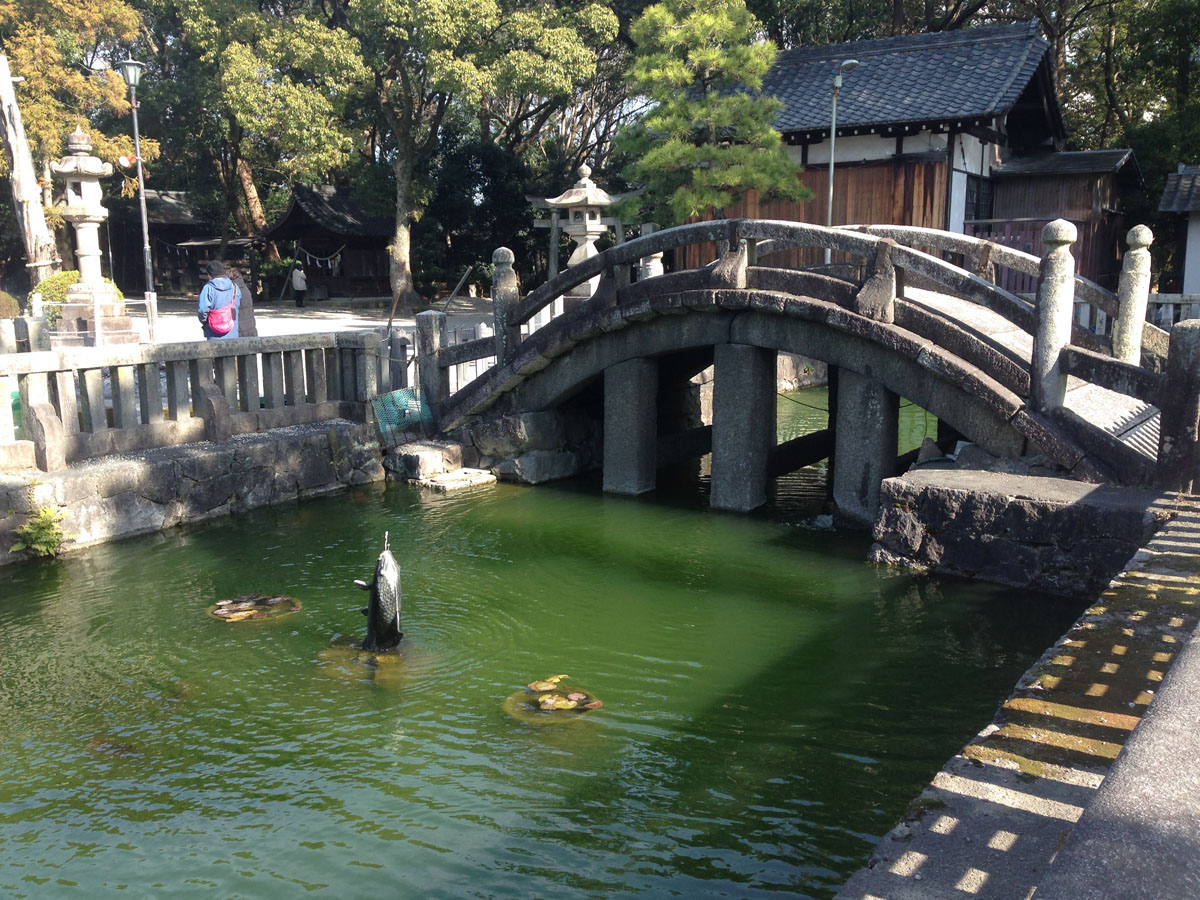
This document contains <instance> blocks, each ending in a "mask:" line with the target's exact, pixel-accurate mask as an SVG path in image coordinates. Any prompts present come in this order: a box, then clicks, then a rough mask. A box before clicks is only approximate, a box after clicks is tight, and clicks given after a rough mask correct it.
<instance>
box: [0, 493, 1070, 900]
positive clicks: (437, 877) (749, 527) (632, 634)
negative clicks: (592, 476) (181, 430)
mask: <svg viewBox="0 0 1200 900" xmlns="http://www.w3.org/2000/svg"><path fill="white" fill-rule="evenodd" d="M662 493H664V494H665V493H667V492H665V491H664V492H662ZM783 493H784V494H786V493H787V491H786V490H785V491H783ZM801 493H803V492H801ZM693 494H695V492H694V491H693ZM823 521H824V520H816V519H813V517H812V515H811V511H810V510H806V509H802V508H800V507H796V508H793V509H788V508H786V504H784V508H781V509H777V510H774V511H768V512H765V513H763V514H759V515H754V516H740V515H724V514H716V513H712V512H708V511H707V510H705V508H704V505H703V503H702V502H699V501H693V500H690V499H688V496H687V495H686V494H685V495H684V496H683V497H682V498H680V497H666V496H661V495H658V496H654V497H649V498H643V499H637V500H631V499H623V498H615V497H608V496H604V495H602V494H601V493H600V492H599V490H598V488H597V487H596V486H595V484H594V483H592V482H587V481H585V482H583V483H580V484H576V485H568V486H563V487H539V488H532V489H530V488H519V487H512V486H499V487H496V488H494V489H487V490H483V491H480V492H476V493H471V494H467V495H458V496H444V495H434V494H427V493H422V492H420V491H419V490H418V489H415V488H411V487H407V486H399V485H392V486H389V487H387V488H386V489H383V488H376V489H370V490H363V491H356V492H353V493H348V494H340V495H336V496H331V497H326V498H322V499H317V500H311V501H307V502H304V503H301V504H297V505H289V506H284V507H280V508H276V509H271V510H262V511H259V512H255V513H253V514H250V515H246V516H243V517H238V518H234V519H227V520H221V521H216V522H213V523H210V524H206V525H204V526H199V527H190V528H186V529H176V530H173V531H171V532H168V533H165V534H162V535H158V536H154V537H148V538H141V539H137V540H133V541H126V542H121V543H116V544H111V545H107V546H102V547H97V548H95V549H92V550H89V551H87V553H85V554H79V555H74V556H69V557H67V558H65V559H62V560H60V561H56V562H49V563H38V564H21V565H17V566H8V567H5V568H4V569H3V570H0V734H3V737H4V740H3V742H2V743H0V894H3V895H6V896H16V897H20V896H29V897H71V896H79V897H83V896H88V897H91V896H108V895H110V894H111V895H122V896H148V895H151V896H155V895H156V896H169V897H205V898H208V897H281V898H283V897H296V896H308V895H315V896H328V897H338V898H342V897H365V896H391V897H414V898H417V897H419V898H426V897H429V898H439V897H444V898H460V897H472V898H517V897H520V898H525V897H529V898H533V897H545V898H613V897H634V896H637V897H649V898H659V897H687V898H699V897H730V898H733V897H739V898H740V897H765V896H787V897H828V896H831V895H832V893H833V892H834V891H835V890H836V888H837V886H838V885H840V883H841V882H842V881H843V880H844V879H845V878H846V876H848V875H849V874H850V873H851V872H852V871H853V870H854V869H856V868H857V867H859V866H860V865H862V864H863V863H864V862H865V861H866V859H867V857H868V856H869V854H870V851H871V848H872V844H873V842H874V841H875V840H876V839H877V837H878V836H879V835H881V834H882V833H883V832H885V831H886V830H888V829H889V828H890V827H891V826H892V825H893V824H894V823H895V821H896V820H897V819H898V818H899V816H900V815H901V814H902V813H903V812H904V810H905V808H906V806H907V805H908V803H909V801H910V800H911V799H912V798H913V797H914V796H915V795H916V794H917V793H918V792H919V790H920V789H921V787H922V786H923V785H924V784H925V783H926V782H927V781H928V779H929V778H930V777H931V776H932V775H933V774H934V772H936V771H937V769H938V768H939V767H940V766H941V765H942V763H943V762H944V761H945V760H946V759H947V758H948V757H949V756H950V755H952V754H953V753H954V752H955V751H956V750H957V749H958V748H959V747H960V746H961V745H962V744H963V743H964V742H965V741H966V740H967V739H968V738H970V737H971V736H972V735H973V734H974V733H975V732H976V731H977V730H978V729H979V728H980V727H981V726H982V725H983V724H985V723H986V722H987V721H988V720H989V719H990V717H991V715H992V712H993V710H994V709H995V707H996V705H997V703H998V702H999V701H1001V700H1002V699H1003V698H1004V697H1005V696H1006V695H1007V694H1008V692H1009V690H1010V688H1011V686H1012V685H1013V683H1014V682H1015V680H1016V679H1017V677H1018V676H1019V675H1020V673H1021V672H1022V671H1023V670H1024V669H1025V668H1026V667H1027V666H1028V665H1029V664H1030V662H1032V661H1033V660H1034V659H1035V658H1036V657H1037V656H1038V655H1039V654H1040V653H1041V651H1042V650H1043V649H1044V648H1045V647H1046V646H1047V645H1049V644H1050V643H1051V642H1052V641H1053V640H1054V639H1055V637H1056V636H1057V635H1058V634H1059V633H1061V632H1062V630H1063V629H1064V628H1065V627H1066V626H1067V624H1068V623H1069V622H1070V621H1071V620H1072V619H1073V618H1074V615H1075V611H1073V610H1072V609H1070V608H1069V607H1067V606H1065V605H1064V604H1062V603H1059V602H1057V601H1053V600H1051V599H1049V598H1045V597H1038V596H1034V595H1030V594H1029V593H1028V592H1016V591H1010V590H1006V589H1003V588H997V587H991V586H980V585H970V584H964V583H959V582H953V581H945V580H938V579H933V578H916V577H912V576H909V575H904V574H897V573H895V572H890V571H886V570H881V569H877V568H874V567H872V566H870V565H867V564H865V563H864V562H862V560H863V556H864V552H865V549H866V543H865V539H864V538H863V537H861V536H850V535H845V534H841V533H838V532H835V531H832V530H830V529H828V528H825V527H823V525H822V523H823ZM384 532H389V533H390V536H391V544H392V548H393V550H394V552H395V554H396V557H397V559H398V560H399V562H400V565H401V567H402V569H403V572H404V575H403V578H404V590H405V601H404V626H405V630H406V632H407V634H408V636H409V641H410V643H408V644H407V645H406V647H405V649H404V653H403V657H402V659H401V660H400V661H398V662H389V663H385V664H381V665H377V666H373V665H369V664H365V663H364V662H361V661H358V660H356V659H355V658H354V657H353V653H352V651H349V650H347V649H346V648H344V647H340V646H338V645H339V644H342V643H345V641H346V637H347V636H357V637H361V636H362V634H363V633H364V631H365V625H364V618H363V616H362V615H361V614H360V613H359V610H360V609H361V607H362V606H363V605H364V599H365V596H366V595H365V594H364V593H363V592H361V591H358V590H356V589H355V588H354V587H353V585H352V584H351V582H352V580H353V579H354V578H368V577H370V573H371V570H372V568H373V566H374V560H375V556H376V555H377V553H378V552H379V549H380V547H381V544H382V539H383V534H384ZM250 593H259V594H264V595H268V596H275V595H286V596H289V597H294V598H296V599H298V600H299V601H300V602H301V603H302V604H303V609H301V610H300V611H298V612H295V613H293V614H291V615H289V616H284V617H281V618H278V619H272V620H263V621H255V620H249V621H243V622H222V621H218V620H217V619H215V618H213V617H212V616H210V615H209V614H208V612H207V610H208V608H209V607H210V606H212V605H213V604H214V603H216V601H218V600H220V599H222V598H226V597H235V596H240V595H245V594H250ZM339 636H342V637H341V638H339ZM559 674H567V675H569V676H570V678H569V679H568V680H567V682H566V683H567V684H574V685H576V686H578V687H580V688H582V689H583V690H585V691H587V692H589V695H594V696H596V697H599V698H601V699H602V700H603V703H604V706H603V707H602V708H601V709H597V710H593V711H590V712H587V713H585V714H582V715H578V714H570V715H569V716H568V717H567V718H565V719H564V718H555V716H558V715H559V714H557V713H555V714H547V720H546V721H541V722H539V721H534V722H530V721H525V720H522V719H518V718H514V717H513V716H511V715H510V714H509V713H508V712H506V710H505V705H504V701H505V699H506V698H507V697H509V696H510V695H511V694H512V693H513V692H515V691H517V690H519V689H521V688H522V686H523V685H525V684H526V683H528V682H530V681H533V680H535V679H542V678H546V677H548V676H551V675H559Z"/></svg>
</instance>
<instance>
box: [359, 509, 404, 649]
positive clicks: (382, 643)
mask: <svg viewBox="0 0 1200 900" xmlns="http://www.w3.org/2000/svg"><path fill="white" fill-rule="evenodd" d="M354 583H355V584H356V585H357V586H358V587H360V588H362V589H363V590H364V591H370V592H371V599H370V601H369V602H368V603H367V608H366V609H364V610H363V615H364V616H366V617H367V637H366V640H364V641H363V642H362V649H364V650H391V649H393V648H394V647H396V646H397V645H398V644H399V643H400V639H401V638H403V637H404V632H403V631H401V630H400V605H401V601H402V596H401V593H400V566H399V565H398V564H397V563H396V557H394V556H392V551H391V550H390V549H389V548H388V532H384V534H383V552H382V553H380V554H379V559H378V561H377V562H376V563H375V576H374V577H373V578H372V579H371V583H370V584H368V583H367V582H365V581H362V580H360V579H355V581H354Z"/></svg>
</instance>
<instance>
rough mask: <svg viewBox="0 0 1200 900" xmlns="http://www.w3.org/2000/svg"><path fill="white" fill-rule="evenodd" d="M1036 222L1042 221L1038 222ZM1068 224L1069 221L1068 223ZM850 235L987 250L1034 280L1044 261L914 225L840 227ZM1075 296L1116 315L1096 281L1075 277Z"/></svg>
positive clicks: (991, 258) (1109, 295) (1110, 297)
mask: <svg viewBox="0 0 1200 900" xmlns="http://www.w3.org/2000/svg"><path fill="white" fill-rule="evenodd" d="M1037 221H1042V220H1041V219H1038V220H1037ZM1068 221H1069V220H1068ZM837 227H838V228H843V229H845V230H847V231H850V230H853V231H861V232H864V233H867V234H877V235H880V236H881V237H886V238H891V239H892V240H893V241H895V242H896V243H898V244H904V245H905V246H907V247H913V246H919V247H932V248H934V249H937V250H942V251H946V252H950V253H962V254H965V255H968V256H975V255H977V254H978V253H979V252H980V251H981V250H983V249H984V248H985V247H986V248H987V249H988V254H989V255H988V262H990V263H994V264H998V265H1001V266H1005V267H1006V268H1009V269H1012V270H1013V271H1015V272H1020V273H1021V274H1022V275H1029V276H1032V277H1034V278H1036V277H1037V274H1038V266H1040V265H1041V261H1042V260H1041V257H1038V256H1034V255H1033V254H1032V253H1026V252H1025V251H1024V250H1017V249H1016V248H1015V247H1009V246H1007V245H1006V244H998V243H996V242H995V241H989V240H987V239H986V238H977V237H972V236H970V235H967V234H957V233H955V232H953V231H939V230H938V229H936V228H920V227H917V226H915V225H839V226H837ZM1075 296H1076V298H1077V299H1079V300H1082V301H1084V302H1085V303H1090V304H1092V305H1093V306H1098V307H1100V309H1102V310H1104V312H1106V313H1108V314H1109V315H1110V316H1115V315H1116V314H1117V295H1116V294H1114V293H1113V292H1112V291H1109V290H1106V289H1105V288H1102V287H1101V286H1100V285H1098V284H1096V282H1094V281H1090V280H1089V279H1087V278H1084V277H1083V276H1082V275H1076V276H1075Z"/></svg>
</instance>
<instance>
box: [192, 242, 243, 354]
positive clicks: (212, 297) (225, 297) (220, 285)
mask: <svg viewBox="0 0 1200 900" xmlns="http://www.w3.org/2000/svg"><path fill="white" fill-rule="evenodd" d="M204 272H205V274H206V275H208V284H206V285H204V287H203V288H201V289H200V303H199V305H198V307H197V309H196V317H197V318H198V319H199V320H200V324H201V325H203V326H204V337H205V338H207V339H208V340H210V341H223V340H226V339H229V338H236V337H237V336H238V320H237V314H236V307H234V310H235V312H234V318H233V327H232V328H230V329H229V331H228V332H227V333H225V334H217V333H216V332H215V331H213V330H212V328H210V327H209V325H208V313H209V311H210V310H214V309H221V308H223V307H225V306H228V305H229V304H230V303H235V304H236V303H237V301H238V291H237V288H236V287H235V286H234V283H233V282H232V281H230V280H229V278H227V277H226V275H225V263H223V262H221V261H220V260H219V259H212V260H209V261H208V262H207V263H205V265H204Z"/></svg>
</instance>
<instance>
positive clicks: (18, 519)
mask: <svg viewBox="0 0 1200 900" xmlns="http://www.w3.org/2000/svg"><path fill="white" fill-rule="evenodd" d="M380 453H381V451H380V447H379V441H378V437H377V435H376V432H375V426H374V425H364V424H359V423H355V422H350V421H348V420H345V419H338V420H334V421H329V422H320V423H315V424H311V425H298V426H293V427H289V428H279V429H276V430H274V431H269V432H265V433H263V434H247V435H240V436H237V437H234V438H232V439H231V440H229V441H227V442H224V443H221V444H213V443H209V442H202V443H197V444H188V445H185V446H182V447H167V448H160V449H154V450H147V451H144V452H141V453H134V454H126V455H124V456H115V457H109V458H106V459H104V460H101V461H92V462H89V463H87V464H81V465H77V466H70V467H68V468H66V469H63V470H61V471H57V472H51V473H44V472H37V473H33V474H24V475H18V474H9V475H3V476H0V565H3V564H4V563H9V562H15V561H17V560H19V559H24V558H27V556H28V553H25V552H21V553H10V552H9V551H10V549H11V547H12V546H13V544H14V543H15V541H16V535H15V531H16V529H17V528H18V527H20V526H21V525H23V524H25V522H26V521H27V518H28V515H29V514H31V513H34V512H36V511H37V510H38V509H39V508H40V507H43V506H49V507H52V508H54V509H57V510H59V511H60V512H62V513H64V518H63V521H62V526H61V527H62V530H63V532H64V533H65V534H66V535H67V537H68V540H67V542H66V543H65V544H64V545H63V550H64V552H70V551H71V550H74V549H78V548H82V547H87V546H90V545H93V544H98V543H103V542H105V541H110V540H114V539H117V538H123V537H132V536H134V535H139V534H146V533H149V532H154V531H161V530H163V529H166V528H171V527H172V526H175V525H180V524H183V523H185V522H195V521H199V520H201V519H208V518H212V517H214V516H221V515H228V514H230V513H235V512H243V511H245V510H248V509H253V508H255V507H258V506H271V505H274V504H276V503H284V502H287V501H291V500H296V499H298V498H301V497H310V496H314V495H317V494H323V493H328V492H330V491H334V490H337V489H339V488H341V487H343V486H345V485H353V484H366V483H369V482H375V481H382V480H383V478H384V470H383V466H382V464H381V461H380Z"/></svg>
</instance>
